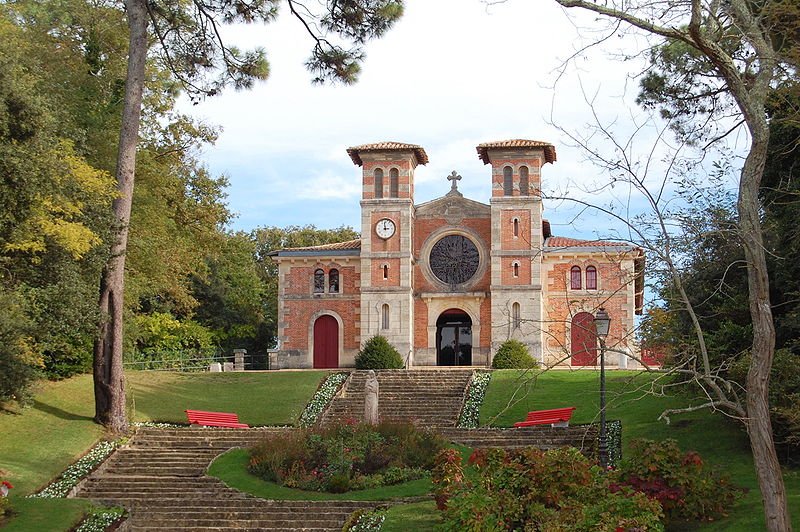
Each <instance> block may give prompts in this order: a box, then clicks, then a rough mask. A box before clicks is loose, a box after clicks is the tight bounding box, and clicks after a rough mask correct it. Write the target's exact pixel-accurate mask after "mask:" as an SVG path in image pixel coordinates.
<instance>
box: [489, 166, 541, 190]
mask: <svg viewBox="0 0 800 532" xmlns="http://www.w3.org/2000/svg"><path fill="white" fill-rule="evenodd" d="M507 165H510V166H511V168H513V169H514V174H513V176H514V183H516V184H517V185H519V167H520V166H523V165H524V166H527V167H528V186H529V187H530V195H531V196H539V195H540V194H541V188H542V185H541V176H540V168H541V167H542V160H541V159H540V158H529V157H525V158H521V157H509V158H502V159H501V158H497V159H495V158H494V157H493V158H492V196H493V197H502V196H504V194H503V167H504V166H507ZM513 195H514V196H519V186H517V187H516V188H515V189H514V194H513Z"/></svg>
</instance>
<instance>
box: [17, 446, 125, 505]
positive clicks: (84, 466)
mask: <svg viewBox="0 0 800 532" xmlns="http://www.w3.org/2000/svg"><path fill="white" fill-rule="evenodd" d="M126 441H127V438H120V439H118V440H115V441H101V442H99V443H98V444H97V445H95V446H94V447H92V448H91V449H90V450H89V452H88V453H86V454H85V455H84V456H83V457H82V458H80V459H78V461H77V462H75V463H74V464H72V465H71V466H69V467H67V468H66V469H65V470H64V472H63V473H61V475H60V476H59V477H58V478H57V479H56V480H54V481H53V482H51V483H50V484H48V485H47V486H45V488H44V489H42V490H41V491H38V492H36V493H32V494H31V495H28V497H41V498H44V499H60V498H63V497H66V496H67V495H68V494H69V492H70V490H72V488H74V487H75V486H77V485H78V482H80V481H81V480H83V479H84V478H86V477H87V476H89V473H91V472H92V471H94V470H95V469H97V466H99V465H100V464H101V463H103V460H105V459H106V458H107V457H108V455H110V454H111V453H112V452H113V451H114V449H116V448H117V447H119V446H120V445H122V444H123V443H125V442H126Z"/></svg>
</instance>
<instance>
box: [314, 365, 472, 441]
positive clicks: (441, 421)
mask: <svg viewBox="0 0 800 532" xmlns="http://www.w3.org/2000/svg"><path fill="white" fill-rule="evenodd" d="M375 373H376V375H377V377H378V384H379V386H380V392H379V401H378V415H379V417H380V420H381V421H409V420H410V421H413V422H415V423H417V424H418V425H420V426H424V427H437V428H438V427H455V426H456V423H457V422H458V416H459V414H460V413H461V407H462V406H463V404H464V392H465V391H466V388H467V385H468V384H469V381H470V378H471V377H472V370H471V369H466V370H463V369H436V370H433V369H426V370H378V371H376V372H375ZM366 380H367V372H366V371H354V372H352V373H351V374H350V377H349V378H348V380H347V382H345V384H344V386H343V387H342V390H341V391H340V392H339V394H337V396H336V397H335V398H334V399H333V401H332V402H331V405H330V407H328V409H327V410H326V411H325V412H324V414H323V416H322V419H321V420H320V423H321V424H328V423H331V422H334V421H343V420H345V419H355V420H362V419H364V385H365V383H366Z"/></svg>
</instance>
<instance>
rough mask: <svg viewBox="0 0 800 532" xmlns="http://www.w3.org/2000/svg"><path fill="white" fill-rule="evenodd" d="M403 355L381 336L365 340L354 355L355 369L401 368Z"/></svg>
mask: <svg viewBox="0 0 800 532" xmlns="http://www.w3.org/2000/svg"><path fill="white" fill-rule="evenodd" d="M402 367H403V357H401V356H400V353H399V352H398V351H397V349H395V348H394V346H393V345H392V344H390V343H389V341H388V340H387V339H386V338H384V337H383V336H380V335H376V336H373V337H372V338H370V339H369V340H367V342H366V343H365V344H364V347H362V348H361V351H359V352H358V354H357V355H356V369H401V368H402Z"/></svg>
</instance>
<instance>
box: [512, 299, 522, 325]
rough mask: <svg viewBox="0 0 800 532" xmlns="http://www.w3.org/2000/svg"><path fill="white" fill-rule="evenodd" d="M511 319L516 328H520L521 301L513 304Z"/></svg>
mask: <svg viewBox="0 0 800 532" xmlns="http://www.w3.org/2000/svg"><path fill="white" fill-rule="evenodd" d="M511 321H512V323H513V325H514V328H515V329H519V326H520V323H521V321H522V319H521V318H520V311H519V303H514V304H513V305H511Z"/></svg>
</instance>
